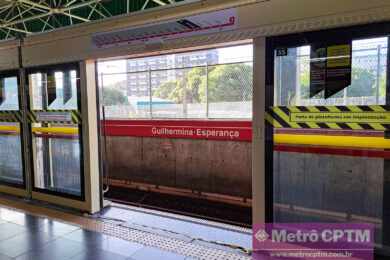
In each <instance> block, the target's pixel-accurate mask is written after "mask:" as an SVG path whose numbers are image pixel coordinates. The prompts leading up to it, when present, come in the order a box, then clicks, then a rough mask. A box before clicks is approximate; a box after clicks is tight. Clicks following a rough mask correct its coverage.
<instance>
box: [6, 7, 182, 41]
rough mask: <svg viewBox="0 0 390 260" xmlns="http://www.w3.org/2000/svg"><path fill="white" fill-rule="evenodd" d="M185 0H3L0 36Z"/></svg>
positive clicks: (48, 29)
mask: <svg viewBox="0 0 390 260" xmlns="http://www.w3.org/2000/svg"><path fill="white" fill-rule="evenodd" d="M185 1H186V0H0V40H4V39H11V38H17V37H23V36H25V35H29V34H32V33H39V32H45V31H50V30H55V29H57V28H60V27H65V26H72V25H75V24H80V23H85V22H90V21H94V20H99V19H105V18H109V17H112V16H116V15H122V14H126V13H133V12H139V11H143V10H146V9H149V8H155V7H159V6H166V5H173V4H176V3H178V2H185Z"/></svg>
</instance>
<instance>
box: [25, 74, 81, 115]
mask: <svg viewBox="0 0 390 260" xmlns="http://www.w3.org/2000/svg"><path fill="white" fill-rule="evenodd" d="M77 80H78V78H77V73H76V71H75V70H70V71H68V70H66V71H56V72H54V75H53V76H51V75H50V74H47V73H34V74H30V75H29V84H30V104H31V109H33V110H45V109H49V110H77V109H78V97H77V91H78V90H77Z"/></svg>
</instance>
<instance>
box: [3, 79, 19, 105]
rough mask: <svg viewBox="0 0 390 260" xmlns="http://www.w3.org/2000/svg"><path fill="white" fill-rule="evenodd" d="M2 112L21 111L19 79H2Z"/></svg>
mask: <svg viewBox="0 0 390 260" xmlns="http://www.w3.org/2000/svg"><path fill="white" fill-rule="evenodd" d="M1 110H3V111H4V110H19V96H18V79H17V77H8V78H0V111H1Z"/></svg>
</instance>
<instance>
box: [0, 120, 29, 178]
mask: <svg viewBox="0 0 390 260" xmlns="http://www.w3.org/2000/svg"><path fill="white" fill-rule="evenodd" d="M0 147H1V149H0V181H2V182H6V183H12V184H23V183H24V181H23V161H22V145H21V141H20V126H19V123H0Z"/></svg>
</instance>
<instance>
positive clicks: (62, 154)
mask: <svg viewBox="0 0 390 260" xmlns="http://www.w3.org/2000/svg"><path fill="white" fill-rule="evenodd" d="M54 129H56V130H57V131H55V134H54ZM58 129H63V133H58V132H59V131H58ZM70 130H73V131H74V133H73V134H69V133H66V132H69V131H70ZM33 132H34V133H33V156H34V160H33V162H34V186H35V187H36V188H39V189H44V190H50V191H56V192H61V193H65V194H70V195H76V196H80V195H81V176H82V175H81V163H80V159H81V148H80V147H81V146H80V145H81V144H80V139H79V135H78V126H76V125H74V126H71V125H66V126H64V125H50V126H42V124H34V125H33ZM65 133H66V134H65Z"/></svg>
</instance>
